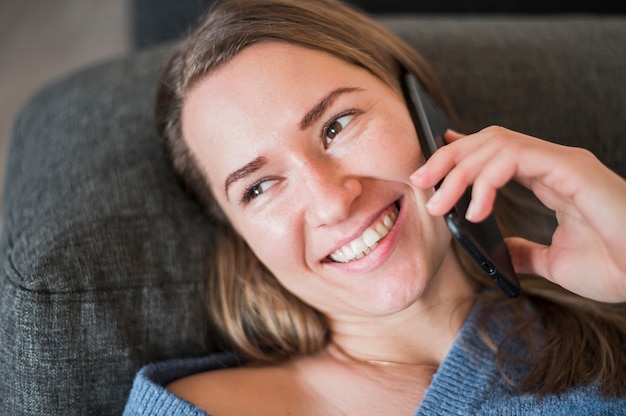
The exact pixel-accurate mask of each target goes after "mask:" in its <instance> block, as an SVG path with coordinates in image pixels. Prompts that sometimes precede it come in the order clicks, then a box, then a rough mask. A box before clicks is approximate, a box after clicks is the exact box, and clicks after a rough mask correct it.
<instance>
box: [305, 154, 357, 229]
mask: <svg viewBox="0 0 626 416" xmlns="http://www.w3.org/2000/svg"><path fill="white" fill-rule="evenodd" d="M303 173H304V175H303V181H304V184H305V185H304V191H305V192H304V193H305V194H306V195H302V198H303V200H304V201H307V203H306V214H305V216H306V221H307V223H308V224H309V225H310V226H312V227H315V228H317V227H320V226H323V225H332V224H337V223H339V222H341V221H343V220H344V219H346V218H347V217H348V216H349V215H350V209H351V207H352V205H353V202H354V201H355V200H356V199H357V198H358V197H359V195H361V192H362V190H363V188H362V184H361V181H360V180H359V179H358V178H357V177H356V176H353V175H349V174H346V173H344V172H342V170H341V168H340V167H339V166H337V165H336V164H333V163H322V164H310V165H309V166H307V168H306V169H305V170H304V171H303Z"/></svg>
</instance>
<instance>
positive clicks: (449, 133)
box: [443, 129, 466, 143]
mask: <svg viewBox="0 0 626 416" xmlns="http://www.w3.org/2000/svg"><path fill="white" fill-rule="evenodd" d="M465 136H466V135H465V134H462V133H459V132H456V131H454V130H451V129H448V130H446V132H445V133H444V135H443V138H444V139H445V141H446V143H452V142H455V141H457V140H459V139H460V138H462V137H465Z"/></svg>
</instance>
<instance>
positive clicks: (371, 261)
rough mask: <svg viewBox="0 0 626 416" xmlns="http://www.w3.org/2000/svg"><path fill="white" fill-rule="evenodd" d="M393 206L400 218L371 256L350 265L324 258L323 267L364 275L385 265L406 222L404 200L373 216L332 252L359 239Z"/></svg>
mask: <svg viewBox="0 0 626 416" xmlns="http://www.w3.org/2000/svg"><path fill="white" fill-rule="evenodd" d="M392 205H397V207H398V217H397V218H396V221H395V223H394V225H393V227H392V228H391V230H389V233H388V234H387V235H386V236H385V237H383V238H382V239H381V240H379V241H378V243H377V244H376V246H375V247H374V248H373V249H372V251H371V252H370V253H369V254H367V255H366V256H363V257H361V258H360V259H355V260H351V261H349V262H348V263H338V262H333V261H331V260H330V259H329V258H328V256H327V257H325V258H324V260H322V265H323V267H332V268H334V269H338V270H341V271H342V272H344V273H351V274H362V273H365V272H367V271H369V270H372V269H374V268H376V267H378V266H379V265H380V264H381V263H383V262H384V261H385V260H386V259H387V257H389V255H391V253H392V252H393V248H394V247H395V242H396V240H397V238H398V232H399V229H400V226H401V224H402V223H403V222H404V221H403V219H404V211H403V209H402V206H403V199H402V198H400V199H398V200H396V201H394V202H393V203H392V204H390V205H388V206H386V207H385V208H383V209H381V210H380V211H379V212H377V213H376V214H374V215H372V216H371V217H370V218H369V221H367V222H366V223H365V224H366V225H364V226H363V227H362V228H361V229H359V230H358V231H357V232H355V233H354V234H353V235H352V236H350V237H346V238H345V239H342V240H341V241H340V242H339V243H338V244H337V246H336V248H335V249H334V250H333V251H332V252H334V251H335V250H337V249H338V248H340V247H343V246H344V245H346V244H348V243H349V242H351V241H352V240H354V239H355V238H357V237H359V236H360V235H361V234H362V233H363V232H364V231H365V230H366V229H367V228H368V227H370V226H371V225H372V223H373V222H374V221H376V220H377V219H378V217H379V216H380V215H381V214H382V213H383V212H385V211H387V210H388V209H389V208H390V207H391V206H392Z"/></svg>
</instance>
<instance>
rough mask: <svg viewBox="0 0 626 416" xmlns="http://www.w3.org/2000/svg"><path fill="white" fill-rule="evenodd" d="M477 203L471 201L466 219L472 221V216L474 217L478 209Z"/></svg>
mask: <svg viewBox="0 0 626 416" xmlns="http://www.w3.org/2000/svg"><path fill="white" fill-rule="evenodd" d="M475 205H476V204H474V201H470V203H469V205H468V206H467V211H465V219H466V220H468V221H472V218H474V215H475V213H474V211H475V210H476V206H475Z"/></svg>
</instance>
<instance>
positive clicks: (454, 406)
mask: <svg viewBox="0 0 626 416" xmlns="http://www.w3.org/2000/svg"><path fill="white" fill-rule="evenodd" d="M478 315H479V308H478V307H474V309H473V311H472V312H471V314H470V316H469V317H468V319H467V320H466V322H465V324H464V325H463V327H462V329H461V331H460V332H459V334H458V336H457V338H456V340H455V342H454V344H453V346H452V348H451V349H450V351H449V353H448V355H447V356H446V358H445V359H444V361H443V362H442V363H441V366H440V367H439V370H438V371H437V373H436V374H435V376H434V378H433V381H432V383H431V385H430V386H429V387H428V389H427V390H426V392H425V395H424V398H423V401H422V403H421V405H420V406H419V408H417V409H416V411H415V415H420V416H421V415H436V416H442V415H494V416H495V415H498V416H500V415H557V416H558V415H567V416H573V415H585V416H590V415H594V416H597V415H611V416H613V415H626V397H620V398H615V399H605V398H603V397H601V395H600V394H599V390H598V388H597V386H595V385H586V386H580V387H577V388H575V389H572V390H570V391H569V392H568V393H566V394H561V395H548V396H545V397H543V398H542V399H541V400H539V399H538V398H537V397H536V396H534V395H531V394H524V393H520V392H519V391H517V390H515V389H514V388H513V387H511V385H510V384H508V383H507V382H506V381H505V380H504V379H503V378H502V376H501V375H500V372H499V371H498V368H497V364H496V358H495V354H494V353H493V351H491V350H490V349H489V348H487V347H486V345H485V344H484V342H483V341H482V340H481V339H480V336H479V335H478V334H479V331H478V326H477V322H478V320H479V316H478ZM499 316H501V317H502V318H503V319H502V320H501V321H500V322H498V323H497V324H493V323H492V324H490V326H489V333H490V335H491V336H492V338H493V339H494V341H496V342H498V341H499V340H500V339H502V337H503V336H504V335H505V333H506V332H507V331H508V329H510V328H511V327H512V325H513V322H512V320H511V319H509V318H507V315H506V314H500V315H499ZM507 351H508V352H509V354H513V353H514V354H515V355H514V356H515V357H516V358H522V360H516V362H512V361H504V362H503V363H504V369H505V372H506V374H507V375H508V376H509V377H510V378H512V379H513V380H515V381H520V380H521V379H522V378H523V377H524V375H525V374H526V373H527V371H528V368H527V367H526V366H524V365H523V364H521V363H520V362H519V361H523V359H524V358H527V356H526V355H525V352H526V351H528V347H527V345H525V344H524V342H523V341H522V340H520V339H517V340H513V341H512V342H507ZM237 365H240V362H239V359H238V358H237V356H236V355H234V354H231V353H220V354H215V355H211V356H208V357H203V358H195V359H179V360H172V361H167V362H162V363H155V364H150V365H147V366H146V367H144V368H142V369H141V371H140V372H139V373H138V374H137V376H136V378H135V381H134V384H133V388H132V390H131V392H130V396H129V399H128V402H127V404H126V409H125V411H124V416H131V415H154V416H158V415H163V416H164V415H194V416H207V413H206V412H204V411H202V410H200V409H198V408H197V407H195V406H193V405H192V404H190V403H189V402H187V401H184V400H182V399H180V398H178V397H177V396H175V395H173V394H171V393H169V392H168V391H167V390H166V389H165V388H164V387H163V386H165V385H167V384H168V383H170V382H171V381H173V380H176V379H178V378H181V377H184V376H187V375H190V374H194V373H198V372H203V371H210V370H214V369H218V368H225V367H234V366H237Z"/></svg>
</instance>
